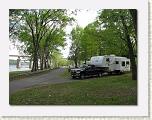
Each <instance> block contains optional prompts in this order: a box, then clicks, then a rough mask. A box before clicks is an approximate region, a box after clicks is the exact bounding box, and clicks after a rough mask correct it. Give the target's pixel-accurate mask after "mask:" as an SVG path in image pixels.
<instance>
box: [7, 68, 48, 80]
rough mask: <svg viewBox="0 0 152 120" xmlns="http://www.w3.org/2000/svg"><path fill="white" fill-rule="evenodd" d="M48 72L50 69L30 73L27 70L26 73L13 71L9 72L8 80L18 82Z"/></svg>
mask: <svg viewBox="0 0 152 120" xmlns="http://www.w3.org/2000/svg"><path fill="white" fill-rule="evenodd" d="M47 72H50V69H47V70H39V71H36V72H31V70H27V71H13V72H9V80H10V81H12V80H20V79H23V78H25V77H31V76H34V75H40V74H43V73H47Z"/></svg>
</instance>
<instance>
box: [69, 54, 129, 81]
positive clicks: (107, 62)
mask: <svg viewBox="0 0 152 120" xmlns="http://www.w3.org/2000/svg"><path fill="white" fill-rule="evenodd" d="M125 71H130V59H128V58H126V57H118V56H115V55H105V56H93V57H91V60H90V62H89V64H88V65H83V66H81V67H79V68H73V69H71V76H72V78H76V77H78V78H81V79H83V78H85V77H87V76H102V74H103V73H108V74H112V73H116V74H120V73H123V72H125Z"/></svg>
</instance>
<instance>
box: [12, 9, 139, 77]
mask: <svg viewBox="0 0 152 120" xmlns="http://www.w3.org/2000/svg"><path fill="white" fill-rule="evenodd" d="M67 11H68V10H65V9H50V10H44V9H40V10H38V9H32V10H31V9H29V10H19V9H18V10H17V9H16V10H15V9H11V10H10V11H9V33H10V34H9V37H10V40H11V41H13V40H19V41H20V42H21V43H24V45H23V46H22V47H21V48H22V50H23V51H24V53H26V54H28V55H31V56H32V61H33V66H32V71H37V70H38V62H40V63H41V64H40V69H41V70H43V69H47V68H49V67H50V64H51V60H52V59H53V58H55V57H56V58H55V59H56V60H57V59H58V58H60V59H62V58H61V55H60V52H59V49H58V47H64V46H66V44H65V41H66V38H65V37H66V36H67V34H66V32H65V27H66V26H67V25H69V24H72V21H74V18H72V17H71V16H70V15H69V14H67ZM71 14H75V13H74V12H73V11H71ZM70 38H71V40H72V44H71V47H70V54H69V58H68V59H69V60H70V61H74V64H75V67H78V66H79V65H80V64H81V63H82V62H83V63H86V62H87V61H88V60H90V58H91V57H92V56H96V55H109V54H115V55H117V56H125V57H128V58H130V61H131V68H132V79H133V80H137V40H138V39H137V10H135V9H129V10H128V9H105V10H99V11H98V16H97V18H96V20H95V21H94V22H92V23H90V24H88V25H87V26H86V27H85V28H82V27H81V26H78V25H77V26H76V27H74V28H73V30H72V31H71V34H70ZM57 56H58V58H57ZM63 61H64V60H63Z"/></svg>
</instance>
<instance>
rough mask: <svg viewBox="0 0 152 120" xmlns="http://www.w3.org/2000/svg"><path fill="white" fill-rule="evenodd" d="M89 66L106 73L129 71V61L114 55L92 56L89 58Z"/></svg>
mask: <svg viewBox="0 0 152 120" xmlns="http://www.w3.org/2000/svg"><path fill="white" fill-rule="evenodd" d="M90 64H92V65H95V66H96V67H99V68H102V69H103V70H106V71H107V72H124V71H130V59H128V58H126V57H118V56H115V55H105V56H93V57H91V60H90Z"/></svg>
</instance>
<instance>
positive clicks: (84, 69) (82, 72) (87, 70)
mask: <svg viewBox="0 0 152 120" xmlns="http://www.w3.org/2000/svg"><path fill="white" fill-rule="evenodd" d="M101 75H102V70H101V69H99V68H96V67H95V66H94V65H83V66H81V67H79V68H75V69H71V76H72V78H77V77H78V78H81V79H84V78H85V77H90V76H101Z"/></svg>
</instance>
